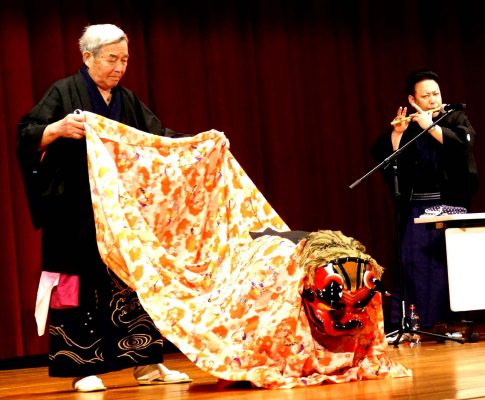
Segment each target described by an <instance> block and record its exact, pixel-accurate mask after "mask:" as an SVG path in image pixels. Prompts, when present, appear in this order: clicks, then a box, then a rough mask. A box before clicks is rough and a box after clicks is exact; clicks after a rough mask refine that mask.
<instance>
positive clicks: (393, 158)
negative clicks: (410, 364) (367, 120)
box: [349, 109, 465, 347]
mask: <svg viewBox="0 0 485 400" xmlns="http://www.w3.org/2000/svg"><path fill="white" fill-rule="evenodd" d="M453 111H456V110H455V109H449V110H446V111H445V112H444V114H443V115H440V117H439V118H438V119H437V120H436V121H434V122H433V123H432V124H430V125H429V126H428V127H426V128H425V129H423V130H422V131H421V132H420V133H418V134H417V135H416V136H415V137H414V138H412V139H411V140H410V141H409V142H407V143H406V144H405V145H403V146H402V147H400V148H398V149H397V150H396V151H394V152H393V153H392V154H391V155H389V156H388V157H387V158H385V159H384V160H383V161H382V162H380V163H379V164H378V165H376V166H375V167H374V168H372V169H371V170H370V171H369V172H367V173H366V174H364V175H363V176H362V177H360V178H359V179H357V180H356V181H355V182H354V183H352V184H351V185H350V186H349V188H350V189H353V188H354V187H356V186H357V185H358V184H360V183H361V182H362V181H363V180H364V179H366V178H368V177H369V176H370V175H372V174H373V173H374V172H375V171H377V170H378V169H380V168H387V167H389V165H390V164H391V162H392V170H393V177H394V181H393V182H394V210H395V220H396V243H397V246H396V247H397V249H396V257H397V263H398V271H399V279H400V285H399V291H400V293H399V294H400V300H401V325H400V327H399V329H396V330H395V331H393V332H390V333H388V334H386V337H390V336H394V335H396V334H397V336H396V339H395V340H394V341H393V342H392V343H393V346H394V347H399V346H398V345H399V341H400V340H401V337H402V336H403V335H404V334H405V333H409V334H411V335H412V334H415V333H418V334H422V335H428V336H432V337H435V338H437V339H439V340H440V341H441V340H442V341H444V340H452V341H455V342H458V343H462V344H463V343H465V340H464V339H463V338H454V337H450V336H447V335H441V334H439V333H433V332H425V331H421V330H419V329H412V328H411V326H410V324H409V321H408V319H407V318H406V300H405V297H406V293H405V292H406V289H405V283H404V268H403V265H402V254H401V233H400V232H401V216H400V212H399V206H400V201H401V193H400V190H399V178H398V168H397V157H399V155H400V154H401V153H402V152H403V151H405V150H406V149H407V148H408V147H409V146H410V145H411V144H412V143H414V142H415V141H416V140H418V138H420V137H421V136H423V135H424V134H425V133H426V132H428V131H429V130H430V129H431V128H432V127H433V126H435V125H436V124H437V123H438V122H440V121H441V120H442V119H443V118H445V117H446V116H448V115H449V114H451V113H452V112H453ZM384 294H385V293H384Z"/></svg>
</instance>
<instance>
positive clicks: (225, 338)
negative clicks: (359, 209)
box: [85, 112, 410, 388]
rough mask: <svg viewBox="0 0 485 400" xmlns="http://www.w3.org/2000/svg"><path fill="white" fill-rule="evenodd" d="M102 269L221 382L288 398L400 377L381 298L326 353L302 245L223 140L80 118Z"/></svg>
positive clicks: (210, 134) (215, 135)
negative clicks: (307, 297) (355, 329)
mask: <svg viewBox="0 0 485 400" xmlns="http://www.w3.org/2000/svg"><path fill="white" fill-rule="evenodd" d="M85 115H86V131H87V137H86V140H87V149H88V164H89V179H90V184H91V196H92V202H93V209H94V215H95V220H96V231H97V241H98V247H99V251H100V254H101V257H102V259H103V260H104V262H105V263H106V264H107V265H108V266H109V267H110V268H111V269H112V270H113V271H115V272H116V274H117V275H118V276H119V277H120V278H121V279H123V281H124V282H126V283H127V284H128V285H129V286H130V287H132V288H134V289H135V290H136V291H137V293H138V296H139V298H140V301H141V303H142V305H143V306H144V308H145V309H146V311H147V312H148V314H149V315H150V316H151V318H152V319H153V320H154V322H155V324H156V326H157V327H158V329H159V330H160V332H161V333H162V335H163V336H164V337H165V338H167V339H168V340H170V341H171V342H172V343H173V344H175V345H176V346H177V347H178V348H179V349H180V350H181V351H182V352H183V353H184V354H185V355H186V356H187V357H188V358H189V359H190V360H191V361H192V362H194V363H195V364H196V365H197V366H198V367H199V368H201V369H203V370H205V371H208V372H209V373H211V374H212V375H214V376H216V377H218V378H220V379H224V380H228V381H250V382H251V383H252V384H253V385H255V386H257V387H264V388H290V387H296V386H307V385H316V384H320V383H322V382H326V381H328V382H336V383H339V382H348V381H353V380H360V379H375V378H378V377H385V376H388V377H395V376H409V375H410V371H409V370H407V369H406V368H404V367H402V366H400V365H398V364H395V363H393V362H392V361H391V360H389V359H388V358H387V356H386V354H385V347H386V346H387V344H386V341H385V335H384V330H383V316H382V303H381V296H380V294H377V295H376V296H375V297H374V299H373V300H372V302H371V303H370V304H369V305H368V306H367V308H368V310H369V315H370V317H371V323H370V324H369V326H367V327H365V328H364V329H362V332H361V333H360V334H359V336H358V337H353V336H352V337H348V336H342V337H339V338H336V340H335V341H333V342H332V343H333V344H332V345H331V346H329V348H327V347H324V346H322V345H321V344H320V343H319V342H317V341H316V340H315V339H314V338H313V337H312V333H311V330H310V325H309V322H308V319H307V317H306V315H305V311H304V309H303V307H302V297H301V291H302V281H303V279H304V273H303V271H302V269H301V268H298V267H297V263H296V257H297V255H298V253H299V252H300V251H301V248H302V244H301V243H298V244H297V245H295V244H294V243H293V242H291V241H290V240H287V239H284V238H281V237H278V236H262V237H259V238H257V239H256V240H253V239H252V238H251V236H250V235H249V232H250V231H261V230H263V229H265V228H272V229H274V230H277V231H284V230H288V227H287V226H286V224H285V223H284V221H283V220H282V219H281V218H280V217H279V216H278V214H277V213H276V212H275V211H274V210H273V208H272V207H271V206H270V204H269V203H268V202H267V201H266V200H265V198H264V197H263V195H262V194H261V193H260V192H259V191H258V189H257V188H256V186H255V185H254V184H253V183H252V181H251V180H250V179H249V177H248V176H247V175H246V173H245V172H244V171H243V169H242V168H241V166H240V165H239V164H238V162H237V161H236V160H235V158H234V157H233V156H232V154H231V153H230V151H229V143H228V140H227V139H226V137H225V136H224V134H223V133H221V132H218V131H214V130H211V131H208V132H203V133H200V134H198V135H196V136H194V137H189V138H180V139H170V138H165V137H160V136H156V135H151V134H148V133H145V132H142V131H139V130H136V129H133V128H131V127H128V126H126V125H123V124H120V123H118V122H115V121H112V120H109V119H106V118H104V117H101V116H98V115H96V114H92V113H88V112H85Z"/></svg>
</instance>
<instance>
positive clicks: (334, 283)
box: [316, 279, 344, 310]
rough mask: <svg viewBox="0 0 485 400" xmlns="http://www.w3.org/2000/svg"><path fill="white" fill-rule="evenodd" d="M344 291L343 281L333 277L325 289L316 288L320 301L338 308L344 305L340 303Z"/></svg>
mask: <svg viewBox="0 0 485 400" xmlns="http://www.w3.org/2000/svg"><path fill="white" fill-rule="evenodd" d="M342 291H343V285H342V283H341V282H338V280H337V279H332V280H330V282H328V283H327V284H326V286H325V287H324V288H323V289H321V290H320V289H316V295H317V299H318V300H319V301H321V302H322V303H324V304H326V305H327V306H329V307H330V308H332V309H334V310H336V309H339V308H342V307H343V306H344V305H343V304H341V303H340V300H341V299H342Z"/></svg>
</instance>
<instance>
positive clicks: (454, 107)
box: [440, 103, 466, 112]
mask: <svg viewBox="0 0 485 400" xmlns="http://www.w3.org/2000/svg"><path fill="white" fill-rule="evenodd" d="M465 108H466V104H463V103H453V104H443V105H442V106H441V110H440V111H442V112H446V111H461V110H464V109H465Z"/></svg>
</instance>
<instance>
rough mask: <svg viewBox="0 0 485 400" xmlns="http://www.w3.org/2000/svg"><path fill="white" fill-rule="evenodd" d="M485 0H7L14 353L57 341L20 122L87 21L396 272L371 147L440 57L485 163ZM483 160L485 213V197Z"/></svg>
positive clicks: (251, 162)
mask: <svg viewBox="0 0 485 400" xmlns="http://www.w3.org/2000/svg"><path fill="white" fill-rule="evenodd" d="M480 4H481V3H480V2H478V1H476V2H472V1H466V0H465V1H462V2H460V3H457V2H455V1H451V0H443V1H440V2H422V1H416V0H403V1H401V2H400V3H399V5H397V4H395V3H392V2H390V3H388V4H381V3H379V2H374V1H371V0H361V1H357V0H351V1H345V2H338V1H326V0H298V1H296V0H246V1H231V0H229V1H228V0H226V1H211V0H206V1H200V0H199V1H197V0H194V1H187V0H186V1H164V0H159V1H157V0H152V1H149V0H139V1H129V0H116V1H115V0H107V1H105V0H98V1H91V0H79V1H76V2H75V3H72V2H64V1H60V0H57V1H54V0H44V1H31V2H29V1H21V0H17V1H10V0H4V1H2V3H1V5H0V49H1V53H0V54H1V55H2V56H1V58H0V193H1V195H0V227H1V228H0V235H1V236H0V307H1V315H2V318H1V322H0V325H1V329H0V343H1V346H0V359H6V358H12V357H21V356H27V355H38V354H45V353H46V352H47V341H46V338H45V337H42V338H39V337H37V334H36V327H35V323H34V305H35V295H36V290H37V283H38V278H39V274H40V270H39V263H40V257H39V233H38V232H36V231H34V229H33V228H32V225H31V222H30V218H29V215H28V209H27V204H26V200H25V197H24V192H23V186H22V182H21V178H20V172H19V168H18V165H17V160H16V155H15V147H16V124H17V122H18V120H19V119H20V117H21V116H22V115H23V114H24V113H26V112H27V111H28V110H29V109H30V108H31V107H32V105H33V104H35V103H36V102H37V101H38V100H39V98H40V97H41V96H42V94H43V93H44V92H45V90H46V89H47V88H48V87H49V85H50V84H51V83H52V82H53V81H54V80H57V79H60V78H62V77H64V76H66V75H68V74H71V73H74V72H75V71H76V70H77V69H78V68H79V66H80V62H81V56H80V53H79V50H78V47H77V40H78V38H79V36H80V34H81V31H82V29H83V27H84V26H86V25H88V24H92V23H114V24H117V25H119V26H120V27H122V28H123V29H124V30H125V31H126V33H127V34H128V36H129V38H130V62H129V67H128V72H127V75H126V76H125V78H124V80H123V84H124V85H125V86H127V87H129V88H130V89H132V90H133V91H134V92H136V93H137V94H138V95H139V96H140V97H141V98H142V99H143V100H144V101H145V102H146V103H147V104H148V105H149V106H150V108H151V109H152V110H154V111H155V112H156V114H157V115H158V116H159V117H160V119H161V120H162V121H163V122H164V124H165V125H166V126H168V127H170V128H173V129H176V130H178V131H186V132H191V133H197V132H201V131H204V130H208V129H210V128H214V129H217V130H220V131H224V132H225V134H226V136H227V137H228V138H229V140H230V141H231V151H232V153H233V154H234V155H235V157H236V158H237V159H238V161H239V162H240V163H241V165H242V166H243V168H244V169H245V170H246V172H247V173H248V175H249V176H250V177H251V178H252V180H253V181H254V182H255V184H256V185H257V186H258V188H259V189H260V190H261V191H262V192H263V194H264V195H265V196H266V198H267V199H268V200H269V202H270V203H271V204H272V206H273V207H274V208H275V209H276V211H277V212H278V213H279V214H280V215H281V216H282V218H283V219H284V220H285V221H286V223H287V224H288V225H289V226H290V227H291V228H292V229H302V230H317V229H332V230H342V231H343V233H344V234H346V235H347V236H354V237H356V238H357V239H359V240H360V241H361V242H363V243H364V244H365V245H366V246H367V250H368V253H369V254H371V255H373V256H374V257H375V258H376V259H377V260H378V261H379V262H380V263H381V264H383V265H384V266H385V267H387V273H386V274H385V279H384V280H385V282H386V283H387V284H388V285H395V284H397V282H396V280H397V275H396V273H395V262H394V259H393V257H394V256H393V254H394V253H393V250H394V241H393V235H394V233H393V232H394V223H393V211H392V202H391V198H390V195H389V193H388V191H387V188H386V187H385V186H384V184H383V182H382V180H381V178H380V176H378V174H375V175H374V176H371V177H370V178H368V179H367V180H365V181H364V182H362V183H361V184H360V185H358V186H357V187H356V188H354V189H352V190H351V189H349V185H350V184H351V183H352V182H354V181H355V180H356V179H357V178H359V177H360V176H361V175H363V174H364V173H365V172H367V171H368V170H369V169H371V168H372V167H373V166H374V162H373V160H372V158H371V156H370V146H371V144H372V143H373V141H374V140H375V138H376V137H377V136H378V135H379V134H380V133H381V132H382V131H383V130H384V129H385V128H386V127H387V126H388V124H389V122H390V121H391V120H392V118H393V116H394V115H395V112H396V109H397V107H398V106H399V105H405V104H406V95H405V92H404V88H403V86H404V82H403V81H404V79H405V76H406V75H407V73H408V72H409V71H411V70H413V69H416V68H421V67H430V68H433V69H435V70H436V71H438V73H439V74H440V76H441V81H442V82H441V87H442V91H443V96H444V101H445V102H448V103H453V102H463V103H467V104H468V114H469V116H470V119H471V121H472V124H473V125H474V127H475V129H476V131H477V132H478V140H477V149H476V154H477V158H478V163H479V168H480V171H484V170H485V169H484V167H485V165H484V161H483V160H482V159H481V158H480V155H481V154H483V153H484V148H485V140H482V139H481V136H480V133H481V132H485V121H484V120H483V116H482V114H481V108H482V102H483V92H484V88H485V82H484V79H483V71H485V59H484V58H483V56H482V52H483V48H484V44H485V43H484V42H485V30H484V29H483V28H482V25H483V24H482V22H483V21H482V19H481V18H482V12H481V8H480V7H481V5H480ZM484 176H485V174H483V173H482V177H481V189H480V192H479V193H478V195H477V197H476V200H475V210H474V211H482V212H483V211H485V204H484V200H485V184H484V183H485V182H484V179H485V178H484Z"/></svg>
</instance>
